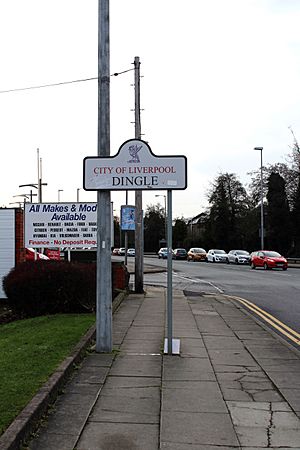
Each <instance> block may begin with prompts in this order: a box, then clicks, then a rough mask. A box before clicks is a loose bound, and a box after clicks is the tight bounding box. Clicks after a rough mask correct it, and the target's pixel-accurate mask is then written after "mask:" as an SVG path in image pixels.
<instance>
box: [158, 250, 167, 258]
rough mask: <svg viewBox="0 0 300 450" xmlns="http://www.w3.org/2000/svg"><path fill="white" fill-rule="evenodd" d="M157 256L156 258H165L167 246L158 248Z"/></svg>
mask: <svg viewBox="0 0 300 450" xmlns="http://www.w3.org/2000/svg"><path fill="white" fill-rule="evenodd" d="M157 256H158V259H160V258H162V259H167V258H168V248H167V247H162V248H160V249H159V250H158V252H157Z"/></svg>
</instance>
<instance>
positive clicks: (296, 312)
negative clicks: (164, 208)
mask: <svg viewBox="0 0 300 450" xmlns="http://www.w3.org/2000/svg"><path fill="white" fill-rule="evenodd" d="M145 263H147V264H155V265H159V266H162V267H167V262H166V260H158V258H157V259H153V258H145ZM172 268H173V276H172V281H173V287H174V288H178V289H182V290H186V291H191V292H204V293H216V292H219V293H222V294H225V295H230V296H237V297H240V298H243V299H246V300H249V301H250V302H252V303H254V304H255V305H257V306H258V307H260V308H262V309H263V310H264V311H266V312H267V313H269V314H271V315H272V316H274V317H275V318H277V319H278V320H280V321H281V322H283V323H284V324H286V325H287V326H289V327H290V328H292V329H293V330H295V331H296V332H298V333H300V269H297V268H288V270H287V271H282V270H279V269H275V270H274V269H273V270H264V269H255V270H252V269H251V268H250V266H242V265H235V264H222V263H205V262H197V263H193V262H187V261H174V260H173V261H172ZM144 282H145V284H159V285H164V286H166V283H167V274H166V273H160V274H145V277H144ZM298 347H299V345H298Z"/></svg>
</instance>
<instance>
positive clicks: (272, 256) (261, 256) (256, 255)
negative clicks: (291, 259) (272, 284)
mask: <svg viewBox="0 0 300 450" xmlns="http://www.w3.org/2000/svg"><path fill="white" fill-rule="evenodd" d="M256 267H263V268H264V269H265V270H267V269H282V270H287V268H288V262H287V260H286V259H285V258H284V257H283V256H281V255H280V253H278V252H274V251H273V250H259V251H257V252H253V253H251V269H256Z"/></svg>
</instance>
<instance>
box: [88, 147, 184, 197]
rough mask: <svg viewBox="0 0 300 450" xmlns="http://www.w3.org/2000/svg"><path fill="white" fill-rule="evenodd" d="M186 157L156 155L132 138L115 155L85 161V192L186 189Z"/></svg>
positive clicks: (89, 158)
mask: <svg viewBox="0 0 300 450" xmlns="http://www.w3.org/2000/svg"><path fill="white" fill-rule="evenodd" d="M186 178H187V159H186V157H185V156H169V155H168V156H156V155H154V154H153V153H152V151H151V149H150V147H149V145H148V144H147V143H146V142H145V141H142V140H140V139H131V140H129V141H126V142H124V144H122V145H121V147H120V149H119V151H118V153H117V154H116V155H115V156H106V157H100V156H98V157H86V158H84V173H83V187H84V189H85V190H87V191H89V190H148V189H153V190H159V189H164V190H168V189H170V190H173V189H186V187H187V181H186Z"/></svg>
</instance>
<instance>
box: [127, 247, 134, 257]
mask: <svg viewBox="0 0 300 450" xmlns="http://www.w3.org/2000/svg"><path fill="white" fill-rule="evenodd" d="M127 256H135V249H134V248H129V249H128V250H127Z"/></svg>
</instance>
